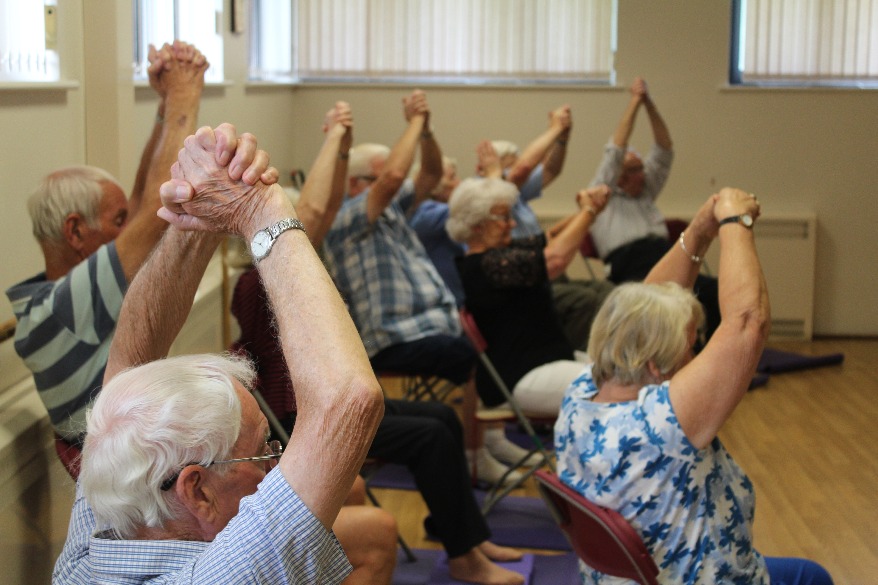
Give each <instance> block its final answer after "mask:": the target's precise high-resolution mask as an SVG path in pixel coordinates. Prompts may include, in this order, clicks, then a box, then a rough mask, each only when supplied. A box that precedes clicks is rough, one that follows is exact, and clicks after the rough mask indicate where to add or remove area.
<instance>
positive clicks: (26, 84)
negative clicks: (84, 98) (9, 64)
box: [0, 80, 79, 91]
mask: <svg viewBox="0 0 878 585" xmlns="http://www.w3.org/2000/svg"><path fill="white" fill-rule="evenodd" d="M70 89H79V82H78V81H74V80H67V81H0V91H67V90H70Z"/></svg>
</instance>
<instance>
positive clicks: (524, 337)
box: [446, 178, 609, 416]
mask: <svg viewBox="0 0 878 585" xmlns="http://www.w3.org/2000/svg"><path fill="white" fill-rule="evenodd" d="M608 193H609V189H608V188H607V187H606V186H600V187H593V188H591V189H588V190H583V191H580V192H579V193H578V195H577V202H578V204H579V210H578V211H577V212H576V213H574V214H573V215H572V216H570V217H569V218H568V219H567V220H566V222H564V224H563V227H562V228H560V229H559V230H558V232H557V233H555V234H554V235H553V236H552V237H551V238H549V239H547V238H546V236H545V235H543V234H541V235H539V236H533V237H528V238H521V239H517V240H513V239H512V237H511V232H512V229H513V228H514V227H515V220H514V219H513V218H512V215H511V210H512V207H513V206H514V204H515V202H516V201H517V200H518V190H517V189H516V188H515V186H514V185H513V184H511V183H508V182H506V181H504V180H502V179H498V178H487V179H484V178H472V179H466V180H465V181H463V182H462V183H461V184H460V185H459V186H458V187H457V188H456V189H455V190H454V193H452V195H451V199H450V201H449V212H450V215H449V219H448V222H447V224H446V230H447V231H448V234H449V236H451V239H453V240H455V241H458V242H463V243H465V244H466V246H467V253H466V255H465V256H463V257H462V258H459V259H458V262H457V268H458V271H459V272H460V277H461V282H462V283H463V288H464V292H465V294H466V306H467V308H468V309H469V311H470V312H471V313H472V314H473V316H474V317H475V320H476V322H477V323H478V326H479V329H480V330H481V332H482V334H483V335H484V337H485V339H486V340H487V342H488V355H489V357H490V358H491V360H492V362H493V363H494V365H495V367H496V368H497V370H498V372H499V373H500V376H501V377H502V378H503V381H504V382H505V383H506V385H507V386H508V387H509V388H510V389H512V392H513V393H514V395H515V397H516V401H517V402H518V403H519V405H520V406H521V408H522V409H523V410H524V411H525V412H527V413H530V414H534V415H542V416H555V415H556V414H557V413H558V409H559V408H560V406H561V398H562V396H563V393H564V390H565V389H566V388H567V386H568V385H569V384H570V381H571V380H573V379H574V378H575V377H576V376H577V375H578V374H579V372H580V371H581V370H582V362H581V361H576V360H575V358H574V351H573V348H572V347H571V345H570V343H569V341H568V340H567V338H566V336H565V335H564V330H563V328H562V326H561V323H560V320H559V319H558V315H557V314H556V313H555V306H554V302H553V300H552V291H551V287H550V282H551V280H552V279H553V278H555V277H557V276H558V275H560V274H561V273H563V272H564V270H565V269H566V268H567V266H568V265H569V264H570V261H571V260H572V259H573V257H574V256H575V255H576V254H577V252H578V250H579V246H580V244H581V242H582V240H583V238H585V236H586V234H587V233H588V228H589V226H590V225H591V224H592V222H593V221H594V218H595V216H596V215H597V214H598V213H599V212H600V210H601V209H603V207H604V205H605V204H606V200H607V194H608ZM476 387H477V388H478V393H479V396H480V397H481V399H482V401H483V402H484V403H485V404H486V405H487V406H497V405H499V404H501V403H502V402H503V401H504V397H503V394H502V393H501V391H500V390H499V388H497V387H496V385H495V384H494V382H493V380H492V379H491V377H490V376H489V375H488V373H487V372H486V371H485V370H484V368H482V367H481V365H479V367H478V369H477V370H476Z"/></svg>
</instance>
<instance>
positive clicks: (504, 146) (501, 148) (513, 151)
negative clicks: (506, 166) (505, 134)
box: [491, 140, 519, 158]
mask: <svg viewBox="0 0 878 585" xmlns="http://www.w3.org/2000/svg"><path fill="white" fill-rule="evenodd" d="M491 146H493V147H494V152H496V153H497V158H503V157H504V156H509V155H514V156H518V154H519V152H518V145H517V144H515V143H514V142H509V141H508V140H492V141H491Z"/></svg>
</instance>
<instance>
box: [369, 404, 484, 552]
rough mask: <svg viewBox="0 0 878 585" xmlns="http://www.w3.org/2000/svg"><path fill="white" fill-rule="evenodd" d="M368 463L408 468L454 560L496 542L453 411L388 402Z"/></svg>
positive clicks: (433, 529) (432, 527)
mask: <svg viewBox="0 0 878 585" xmlns="http://www.w3.org/2000/svg"><path fill="white" fill-rule="evenodd" d="M369 457H375V458H377V459H381V460H383V461H389V462H391V463H399V464H402V465H405V466H406V467H408V469H409V471H410V472H411V473H412V475H413V476H414V477H415V484H416V485H417V486H418V490H419V491H420V492H421V496H423V498H424V502H426V504H427V508H429V509H430V514H431V515H432V518H431V520H430V532H432V533H433V534H435V535H436V536H437V537H438V538H439V540H440V541H441V542H442V545H443V546H444V547H445V552H446V553H447V554H448V556H449V558H454V557H458V556H460V555H462V554H464V553H467V552H469V551H470V550H471V549H472V548H473V547H475V546H476V545H478V544H481V543H482V542H484V541H486V540H488V538H489V537H490V536H491V533H490V532H489V530H488V526H487V524H486V523H485V519H484V517H482V513H481V511H480V510H479V506H478V503H477V502H476V499H475V496H474V495H473V490H472V485H471V483H470V475H469V470H468V468H467V464H466V458H465V457H464V451H463V429H462V428H461V426H460V420H459V419H458V417H457V413H456V412H454V410H453V409H452V408H451V407H449V406H447V405H445V404H442V403H440V402H420V401H419V402H410V401H407V400H389V399H385V401H384V418H383V419H382V420H381V423H380V424H379V425H378V432H377V433H376V434H375V439H374V440H373V441H372V447H371V449H369Z"/></svg>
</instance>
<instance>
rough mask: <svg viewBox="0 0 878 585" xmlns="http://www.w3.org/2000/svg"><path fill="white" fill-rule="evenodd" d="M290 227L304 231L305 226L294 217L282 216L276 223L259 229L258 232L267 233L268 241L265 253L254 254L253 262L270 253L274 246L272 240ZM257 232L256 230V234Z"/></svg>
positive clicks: (262, 258) (257, 261)
mask: <svg viewBox="0 0 878 585" xmlns="http://www.w3.org/2000/svg"><path fill="white" fill-rule="evenodd" d="M292 229H297V230H302V231H303V232H305V226H304V225H303V224H302V222H301V221H299V220H298V219H296V218H294V217H287V218H284V219H282V220H280V221H278V222H277V223H274V224H272V225H270V226H268V227H267V228H265V229H262V230H259V232H265V233H267V234H268V236H269V241H268V242H267V244H266V245H267V249H266V250H265V254H263V255H262V256H260V257H256V256H254V257H253V263H254V264H258V263H259V262H260V261H261V260H264V259H265V258H267V257H268V255H269V254H270V253H271V249H272V248H273V247H274V242H275V241H276V240H277V239H278V237H280V235H281V234H282V233H284V232H286V231H289V230H292ZM259 232H257V234H258V233H259ZM305 233H307V232H305ZM255 237H256V236H254V238H255Z"/></svg>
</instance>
